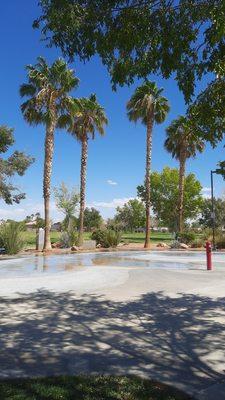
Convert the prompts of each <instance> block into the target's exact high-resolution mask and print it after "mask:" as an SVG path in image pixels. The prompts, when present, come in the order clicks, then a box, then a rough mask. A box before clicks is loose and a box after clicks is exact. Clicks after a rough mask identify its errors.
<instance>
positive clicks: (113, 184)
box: [106, 179, 118, 186]
mask: <svg viewBox="0 0 225 400" xmlns="http://www.w3.org/2000/svg"><path fill="white" fill-rule="evenodd" d="M106 182H107V183H108V185H112V186H115V185H118V183H117V182H115V181H112V180H111V179H108V180H107V181H106Z"/></svg>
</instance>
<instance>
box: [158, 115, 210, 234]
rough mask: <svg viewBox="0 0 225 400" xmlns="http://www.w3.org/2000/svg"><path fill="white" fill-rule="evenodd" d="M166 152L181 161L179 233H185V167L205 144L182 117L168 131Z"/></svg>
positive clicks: (173, 122)
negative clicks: (189, 159) (188, 160)
mask: <svg viewBox="0 0 225 400" xmlns="http://www.w3.org/2000/svg"><path fill="white" fill-rule="evenodd" d="M166 133H167V138H166V141H165V148H166V150H167V151H168V152H169V153H171V154H172V157H174V158H176V159H177V160H178V161H179V164H180V167H179V200H178V232H180V233H181V232H182V231H183V210H184V183H185V167H186V161H187V159H188V158H191V157H196V154H197V152H202V151H203V150H204V147H205V145H204V142H203V141H202V140H201V139H200V138H199V137H198V135H197V134H196V133H195V132H194V131H193V130H192V129H191V128H190V127H189V124H188V120H187V118H186V117H184V116H180V117H178V118H177V119H175V120H174V121H172V123H171V124H170V126H169V127H168V128H167V129H166Z"/></svg>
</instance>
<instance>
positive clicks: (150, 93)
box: [127, 80, 170, 248]
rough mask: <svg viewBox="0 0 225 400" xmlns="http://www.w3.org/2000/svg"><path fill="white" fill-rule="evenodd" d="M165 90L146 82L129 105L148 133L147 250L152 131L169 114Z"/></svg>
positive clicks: (147, 240) (131, 115)
mask: <svg viewBox="0 0 225 400" xmlns="http://www.w3.org/2000/svg"><path fill="white" fill-rule="evenodd" d="M162 91H163V89H158V88H157V85H156V83H155V82H150V81H148V80H146V81H145V82H144V83H143V85H142V86H140V87H138V88H137V89H136V91H135V92H134V94H133V96H132V97H131V99H130V100H129V102H128V103H127V110H128V118H129V119H130V121H134V122H137V121H138V120H141V122H142V124H144V125H145V126H146V128H147V132H146V171H145V186H146V196H145V206H146V236H145V245H144V247H145V248H148V247H149V246H150V206H151V203H150V171H151V157H152V131H153V126H154V123H157V124H161V123H162V122H164V121H165V119H166V116H167V114H168V112H169V109H170V107H169V104H168V101H167V99H166V98H165V97H163V96H162Z"/></svg>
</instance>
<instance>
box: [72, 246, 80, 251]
mask: <svg viewBox="0 0 225 400" xmlns="http://www.w3.org/2000/svg"><path fill="white" fill-rule="evenodd" d="M78 250H79V247H77V246H72V247H71V251H78Z"/></svg>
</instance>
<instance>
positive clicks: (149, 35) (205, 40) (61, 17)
mask: <svg viewBox="0 0 225 400" xmlns="http://www.w3.org/2000/svg"><path fill="white" fill-rule="evenodd" d="M39 4H40V7H41V16H40V17H39V18H38V19H37V20H36V21H35V22H34V26H35V27H39V28H41V30H42V34H43V36H44V37H45V38H46V39H47V41H48V44H50V45H55V46H57V47H60V48H61V49H62V51H63V53H64V54H66V55H68V56H69V57H70V58H71V59H73V58H74V57H75V56H77V55H78V56H79V57H80V58H81V59H82V60H88V59H90V57H92V56H93V55H94V54H96V53H98V54H99V55H100V57H101V59H102V61H103V63H104V64H105V65H106V66H107V67H108V70H109V72H110V75H111V78H112V83H113V85H114V86H115V85H117V84H119V85H123V84H124V83H128V84H129V83H132V82H133V81H134V78H136V77H138V78H141V77H146V76H148V75H149V74H151V73H154V74H158V73H160V74H161V75H162V76H163V77H164V78H169V77H170V76H172V75H175V78H176V80H177V82H178V85H179V88H180V89H181V90H182V91H183V93H184V95H185V98H186V100H190V98H191V96H192V95H193V93H194V88H195V83H196V80H197V79H200V78H201V77H202V76H203V75H204V74H206V73H208V72H209V73H220V71H221V68H223V64H224V47H225V40H224V37H225V25H224V15H225V5H224V1H223V0H191V1H190V0H111V1H105V0H92V1H89V0H39Z"/></svg>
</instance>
